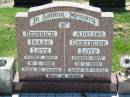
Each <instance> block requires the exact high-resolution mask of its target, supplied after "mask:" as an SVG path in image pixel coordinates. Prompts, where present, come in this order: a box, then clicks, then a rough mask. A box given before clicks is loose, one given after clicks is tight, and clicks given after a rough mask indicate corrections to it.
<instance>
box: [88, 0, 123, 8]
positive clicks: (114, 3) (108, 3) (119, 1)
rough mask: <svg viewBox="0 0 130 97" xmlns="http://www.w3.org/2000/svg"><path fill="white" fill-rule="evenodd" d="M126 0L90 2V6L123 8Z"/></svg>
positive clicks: (93, 0)
mask: <svg viewBox="0 0 130 97" xmlns="http://www.w3.org/2000/svg"><path fill="white" fill-rule="evenodd" d="M125 2H126V0H90V5H92V6H96V7H125Z"/></svg>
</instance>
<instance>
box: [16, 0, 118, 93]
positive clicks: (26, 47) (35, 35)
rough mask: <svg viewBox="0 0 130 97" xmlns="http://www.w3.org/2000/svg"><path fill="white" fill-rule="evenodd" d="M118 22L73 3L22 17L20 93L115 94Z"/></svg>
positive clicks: (50, 6)
mask: <svg viewBox="0 0 130 97" xmlns="http://www.w3.org/2000/svg"><path fill="white" fill-rule="evenodd" d="M64 4H66V5H64ZM113 17H114V16H113V13H111V12H101V10H100V9H99V8H95V7H91V6H87V7H86V5H83V4H78V3H72V2H56V3H52V4H47V5H43V6H39V7H34V8H31V9H29V11H28V12H20V13H17V15H16V30H17V47H18V56H19V65H20V67H19V70H20V71H19V76H16V78H15V80H14V88H15V90H18V91H19V90H20V89H23V90H24V91H26V90H27V91H29V90H30V91H36V90H37V91H53V92H54V91H86V90H87V91H89V90H90V91H112V90H116V89H115V88H116V85H115V83H116V79H114V78H115V77H114V76H111V65H112V50H111V49H112V36H113ZM113 82H114V86H113ZM72 83H73V84H72ZM20 86H22V88H19V87H20ZM111 86H112V87H114V89H113V88H111ZM41 87H42V88H41ZM36 88H37V89H36ZM99 88H101V89H99Z"/></svg>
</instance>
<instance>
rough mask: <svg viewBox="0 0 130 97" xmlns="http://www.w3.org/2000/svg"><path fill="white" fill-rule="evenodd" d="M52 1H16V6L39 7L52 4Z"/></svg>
mask: <svg viewBox="0 0 130 97" xmlns="http://www.w3.org/2000/svg"><path fill="white" fill-rule="evenodd" d="M51 2H52V0H14V6H25V7H26V6H27V7H29V6H38V5H43V4H48V3H51Z"/></svg>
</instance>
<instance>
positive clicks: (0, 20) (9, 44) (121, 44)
mask: <svg viewBox="0 0 130 97" xmlns="http://www.w3.org/2000/svg"><path fill="white" fill-rule="evenodd" d="M21 11H22V12H23V11H27V9H25V8H1V9H0V56H14V57H15V58H17V52H16V31H15V14H16V13H17V12H21ZM115 24H116V25H117V24H121V25H125V24H127V26H129V27H130V13H128V12H123V13H120V12H118V13H117V12H116V13H115ZM129 27H128V28H129ZM124 28H125V27H124ZM124 28H120V27H119V28H117V29H116V30H115V33H116V34H117V35H115V36H114V38H113V49H112V52H113V53H112V58H113V65H112V69H113V72H115V71H118V70H121V69H122V68H121V66H120V63H119V61H120V57H121V56H122V55H125V54H129V55H130V37H129V35H130V34H129V33H130V29H124ZM119 32H121V34H120V33H119ZM118 33H119V34H118Z"/></svg>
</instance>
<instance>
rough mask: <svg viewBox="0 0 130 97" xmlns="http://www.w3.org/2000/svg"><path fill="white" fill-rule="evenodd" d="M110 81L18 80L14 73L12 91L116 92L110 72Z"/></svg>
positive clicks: (114, 77)
mask: <svg viewBox="0 0 130 97" xmlns="http://www.w3.org/2000/svg"><path fill="white" fill-rule="evenodd" d="M111 79H112V83H103V82H102V83H93V82H87V83H86V82H72V83H71V82H30V81H28V82H27V81H26V82H20V81H19V74H18V73H16V75H15V78H14V81H13V88H14V92H85V91H87V92H117V79H116V75H115V74H112V77H111Z"/></svg>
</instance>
